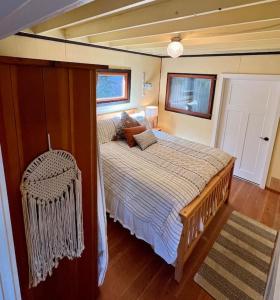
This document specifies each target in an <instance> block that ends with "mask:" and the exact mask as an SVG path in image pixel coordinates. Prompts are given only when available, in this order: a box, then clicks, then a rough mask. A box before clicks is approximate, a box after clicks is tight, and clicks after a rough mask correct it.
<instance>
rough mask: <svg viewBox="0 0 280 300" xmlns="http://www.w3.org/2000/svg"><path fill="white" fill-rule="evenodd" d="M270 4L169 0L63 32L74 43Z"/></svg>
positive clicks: (252, 0)
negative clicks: (173, 21)
mask: <svg viewBox="0 0 280 300" xmlns="http://www.w3.org/2000/svg"><path fill="white" fill-rule="evenodd" d="M271 1H275V0H268V1H267V0H265V1H263V0H203V1H188V2H187V3H186V1H182V0H171V1H163V2H160V3H157V2H155V3H154V4H152V5H150V6H147V7H143V8H138V9H135V10H133V11H130V12H127V13H122V14H119V15H116V16H110V17H105V18H101V19H98V20H93V21H90V22H86V23H82V24H78V25H75V26H71V27H69V28H67V29H66V30H65V37H66V38H69V39H73V38H77V37H82V36H89V35H94V34H100V33H104V32H111V31H117V30H123V29H127V28H135V27H138V26H144V25H151V24H158V23H161V22H167V21H172V20H181V19H182V18H189V17H193V16H198V15H201V14H209V13H214V12H217V11H219V10H227V9H231V8H236V7H245V6H248V5H255V4H258V3H264V2H271Z"/></svg>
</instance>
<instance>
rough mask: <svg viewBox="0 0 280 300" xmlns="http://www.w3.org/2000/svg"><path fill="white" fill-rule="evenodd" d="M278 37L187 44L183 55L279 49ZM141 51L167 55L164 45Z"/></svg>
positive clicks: (141, 50)
mask: <svg viewBox="0 0 280 300" xmlns="http://www.w3.org/2000/svg"><path fill="white" fill-rule="evenodd" d="M279 49H280V39H274V40H267V41H265V43H264V40H259V41H248V42H246V43H244V42H240V41H235V42H229V43H212V44H205V45H187V46H185V47H184V55H188V54H189V55H192V54H209V53H234V52H258V51H261V52H262V51H279ZM134 51H139V52H142V53H152V54H155V55H161V56H167V52H166V47H163V48H147V49H137V48H135V49H134Z"/></svg>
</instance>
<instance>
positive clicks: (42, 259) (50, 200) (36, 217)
mask: <svg viewBox="0 0 280 300" xmlns="http://www.w3.org/2000/svg"><path fill="white" fill-rule="evenodd" d="M21 193H22V204H23V214H24V223H25V233H26V242H27V248H28V249H27V250H28V260H29V286H30V287H34V286H36V285H37V284H38V283H39V282H40V281H44V280H45V279H46V277H47V275H50V276H51V274H52V270H53V268H56V267H57V266H58V263H59V260H60V259H62V258H63V257H68V258H69V259H73V258H75V257H80V256H81V254H82V252H83V249H84V234H83V217H82V185H81V171H80V170H79V169H78V166H77V164H76V161H75V159H74V157H73V156H72V155H71V154H70V153H68V152H66V151H62V150H50V151H48V152H46V153H44V154H42V155H40V156H39V157H38V158H36V159H35V160H34V161H33V162H32V163H31V164H30V165H29V166H28V167H27V169H26V170H25V172H24V174H23V177H22V182H21Z"/></svg>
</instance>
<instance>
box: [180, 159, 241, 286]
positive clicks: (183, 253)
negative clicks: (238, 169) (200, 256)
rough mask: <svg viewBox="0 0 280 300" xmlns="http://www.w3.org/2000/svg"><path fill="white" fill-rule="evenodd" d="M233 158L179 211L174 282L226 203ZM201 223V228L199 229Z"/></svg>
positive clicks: (181, 273)
mask: <svg viewBox="0 0 280 300" xmlns="http://www.w3.org/2000/svg"><path fill="white" fill-rule="evenodd" d="M234 162H235V158H232V159H231V160H230V162H229V163H228V164H227V166H226V167H225V168H224V169H222V170H221V171H220V172H219V173H218V174H217V175H216V176H215V177H214V178H212V179H211V181H210V182H209V183H208V184H207V185H206V187H205V188H204V190H203V191H202V193H201V194H200V195H199V196H197V197H196V198H195V199H194V200H193V201H192V202H191V203H190V204H188V205H187V206H185V207H184V208H183V209H182V210H181V211H180V217H181V221H182V224H183V231H182V235H181V239H180V243H179V246H178V250H177V260H176V264H175V280H176V281H177V282H179V281H180V280H181V278H182V275H183V270H184V264H185V262H186V261H187V259H188V258H189V256H190V255H191V253H192V251H193V249H194V247H195V245H196V244H197V242H198V241H199V239H200V237H201V235H202V233H203V231H204V230H205V228H206V227H207V226H208V225H209V224H210V222H211V220H212V219H213V218H214V216H215V215H216V213H217V212H218V210H219V209H220V207H221V206H222V205H223V203H225V202H227V201H228V198H229V194H230V188H231V181H232V174H233V168H234ZM201 222H202V223H203V227H204V228H201Z"/></svg>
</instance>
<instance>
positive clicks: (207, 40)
mask: <svg viewBox="0 0 280 300" xmlns="http://www.w3.org/2000/svg"><path fill="white" fill-rule="evenodd" d="M279 29H280V28H279ZM273 39H280V30H276V31H270V32H255V33H247V34H244V33H243V34H233V35H226V36H212V37H196V38H192V37H187V38H185V39H183V40H182V41H181V42H182V44H183V45H184V47H188V46H194V45H207V44H217V43H219V44H221V43H226V44H227V43H233V42H244V43H246V42H250V41H261V40H273ZM169 43H170V40H168V41H164V42H155V43H149V44H142V45H141V44H140V45H139V44H138V45H129V46H126V47H125V49H128V50H134V49H147V48H166V47H167V45H168V44H169Z"/></svg>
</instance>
